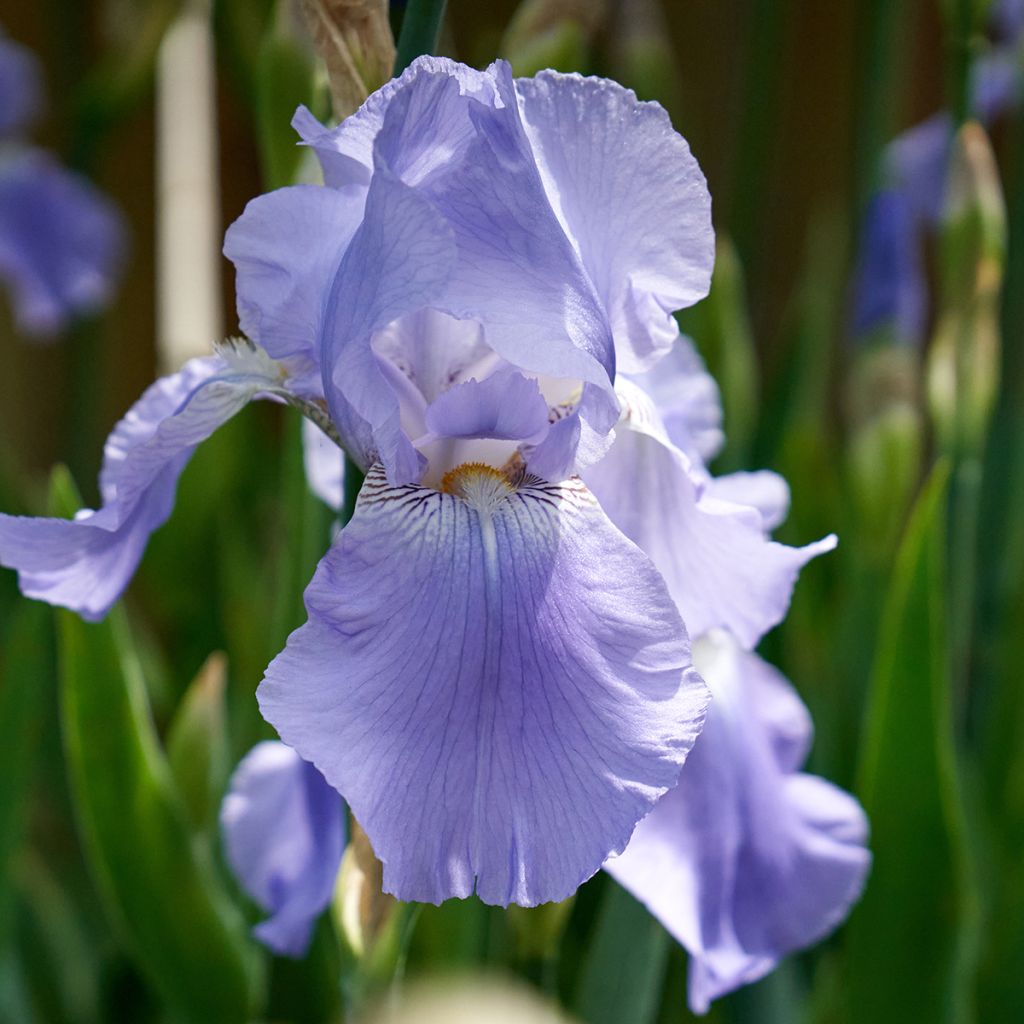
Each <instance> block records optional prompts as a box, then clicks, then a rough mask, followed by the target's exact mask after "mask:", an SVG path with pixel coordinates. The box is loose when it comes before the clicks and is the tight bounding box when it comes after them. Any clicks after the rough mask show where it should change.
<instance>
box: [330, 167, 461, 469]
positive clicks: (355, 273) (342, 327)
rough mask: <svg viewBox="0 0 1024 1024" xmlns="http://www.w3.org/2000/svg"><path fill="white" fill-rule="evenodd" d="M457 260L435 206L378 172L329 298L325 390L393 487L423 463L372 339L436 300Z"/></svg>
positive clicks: (357, 448) (360, 449)
mask: <svg viewBox="0 0 1024 1024" xmlns="http://www.w3.org/2000/svg"><path fill="white" fill-rule="evenodd" d="M454 261H455V247H454V241H453V239H452V234H451V231H450V230H449V228H448V226H447V225H446V223H445V221H444V220H443V219H442V218H441V217H440V215H439V214H438V213H437V211H436V210H435V209H434V208H433V207H432V205H431V204H430V203H429V202H428V201H427V200H425V199H423V198H422V197H421V196H419V195H417V194H416V192H415V191H414V190H413V189H411V188H409V186H408V185H404V184H403V183H402V182H400V181H398V180H397V179H396V178H394V177H393V176H391V175H390V174H388V173H387V172H386V171H385V172H380V173H378V174H377V175H376V176H375V177H374V179H373V184H372V185H371V187H370V191H369V194H368V196H367V200H366V215H365V217H364V219H363V222H362V224H361V225H360V226H359V229H358V230H357V231H356V233H355V236H354V237H353V239H352V243H351V245H350V246H349V247H348V251H347V252H346V253H345V256H344V258H343V259H342V261H341V266H340V267H339V269H338V272H337V275H336V276H335V279H334V283H333V285H332V286H331V289H330V292H329V294H328V298H327V307H326V310H325V316H324V325H323V341H322V349H321V353H322V361H323V367H322V369H323V387H324V393H325V394H326V396H327V402H328V405H329V407H330V410H331V418H332V419H333V420H334V423H335V425H336V426H337V428H338V431H339V433H340V434H341V437H342V439H343V440H344V442H345V445H346V448H347V450H348V451H349V452H350V453H351V454H352V455H353V457H354V458H355V459H356V460H357V461H358V462H360V463H361V465H362V467H363V468H364V469H368V468H369V466H370V465H371V464H372V463H373V462H374V461H376V460H379V461H380V462H381V463H382V464H383V465H384V467H385V468H386V469H387V471H388V474H389V476H390V478H391V480H392V481H393V482H394V483H410V482H412V481H416V480H419V478H420V474H421V473H422V470H423V459H422V458H421V457H420V456H419V455H418V454H417V452H416V451H415V449H414V448H413V447H412V443H411V440H410V438H409V437H408V436H407V435H406V434H405V433H404V431H403V430H402V422H401V408H400V405H399V399H398V392H397V391H396V388H395V385H394V382H393V381H392V380H391V379H389V377H388V376H386V375H385V371H384V369H382V365H381V360H380V359H379V357H378V356H377V354H376V353H375V352H374V350H373V348H372V346H371V341H372V339H373V336H374V334H375V333H376V332H378V331H380V330H382V329H383V328H385V327H386V326H388V324H390V323H392V322H393V321H395V320H398V319H399V318H400V317H402V316H404V315H406V314H408V313H413V312H415V311H416V310H419V309H421V308H422V307H423V306H425V305H428V304H429V303H430V301H431V300H432V299H434V298H436V297H437V295H438V294H439V293H440V292H441V290H442V289H443V288H444V285H445V282H446V281H447V279H448V277H449V275H450V273H451V268H452V265H453V264H454Z"/></svg>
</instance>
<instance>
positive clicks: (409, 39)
mask: <svg viewBox="0 0 1024 1024" xmlns="http://www.w3.org/2000/svg"><path fill="white" fill-rule="evenodd" d="M446 6H447V0H409V4H408V6H407V7H406V9H405V16H404V17H403V18H402V31H401V32H400V33H399V35H398V53H397V54H396V56H395V74H396V75H400V74H401V73H402V72H403V71H404V70H405V69H406V68H407V67H408V66H409V65H410V64H411V63H412V62H413V61H414V60H415V59H416V58H417V57H420V56H422V55H423V54H425V53H435V52H436V51H437V40H438V37H439V36H440V34H441V22H442V21H444V9H445V7H446Z"/></svg>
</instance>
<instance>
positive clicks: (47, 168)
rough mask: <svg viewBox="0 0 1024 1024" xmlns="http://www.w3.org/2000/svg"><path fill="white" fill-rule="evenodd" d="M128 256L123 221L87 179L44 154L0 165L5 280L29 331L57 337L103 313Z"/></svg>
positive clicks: (26, 153) (0, 268) (0, 273)
mask: <svg viewBox="0 0 1024 1024" xmlns="http://www.w3.org/2000/svg"><path fill="white" fill-rule="evenodd" d="M124 249H125V232H124V226H123V224H122V221H121V218H120V216H119V214H118V213H117V211H116V210H115V209H114V207H113V205H112V204H111V203H110V201H109V200H108V199H107V198H106V197H105V196H103V195H101V194H100V193H99V192H98V191H97V190H96V189H95V188H93V186H92V185H91V184H89V182H88V181H86V180H85V179H84V178H81V177H79V176H78V175H77V174H73V173H72V172H71V171H67V170H65V169H64V168H63V167H61V166H60V165H59V164H57V163H56V161H54V160H53V159H52V158H51V157H50V156H49V155H48V154H45V153H43V152H42V151H40V150H34V149H20V150H18V151H17V153H16V154H14V155H11V154H8V155H6V156H5V158H4V159H3V160H2V161H0V278H2V279H3V280H4V281H5V282H6V284H7V285H8V286H9V289H10V295H11V299H12V302H13V306H14V312H15V316H16V317H17V320H18V325H19V327H20V328H21V329H22V330H23V331H25V332H26V333H29V334H36V335H47V334H53V333H55V332H56V331H58V330H60V329H61V328H62V327H63V326H64V325H65V324H66V323H67V321H68V320H69V319H71V318H72V317H74V316H77V315H80V314H84V313H90V312H93V311H95V310H97V309H99V308H100V307H101V306H103V305H104V304H105V303H106V302H107V301H108V300H109V298H110V295H111V293H112V291H113V288H114V284H115V282H116V279H117V276H118V274H119V272H120V268H121V263H122V260H123V256H124Z"/></svg>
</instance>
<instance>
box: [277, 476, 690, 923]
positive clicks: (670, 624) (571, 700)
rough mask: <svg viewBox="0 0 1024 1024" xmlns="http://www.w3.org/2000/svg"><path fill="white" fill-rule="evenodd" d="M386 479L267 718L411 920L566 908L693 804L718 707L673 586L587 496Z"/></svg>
mask: <svg viewBox="0 0 1024 1024" xmlns="http://www.w3.org/2000/svg"><path fill="white" fill-rule="evenodd" d="M450 486H452V487H454V488H456V490H457V493H441V492H437V491H433V490H430V489H428V488H423V487H416V486H405V487H398V488H393V487H390V486H389V485H388V483H387V480H386V477H385V474H384V472H383V470H382V469H381V468H380V467H377V468H375V469H374V470H373V471H372V472H371V474H370V475H369V476H368V477H367V481H366V484H365V486H364V490H363V492H362V494H361V495H360V498H359V503H358V505H357V509H356V514H355V516H354V518H353V519H352V522H351V523H350V524H349V525H348V526H347V527H346V528H345V530H343V531H342V533H341V534H340V535H339V537H338V538H337V540H336V541H335V543H334V545H333V546H332V548H331V550H330V552H329V553H328V554H327V556H326V557H325V558H324V560H323V561H322V562H321V564H320V567H319V569H318V570H317V573H316V575H315V577H314V579H313V582H312V583H311V584H310V586H309V588H308V590H307V591H306V606H307V610H308V612H309V621H308V623H307V624H306V625H305V626H303V627H302V628H301V629H299V630H298V631H297V632H295V633H294V634H292V636H291V638H290V639H289V641H288V644H287V646H286V648H285V650H284V651H283V652H282V653H281V654H280V655H279V656H278V657H277V658H276V659H275V661H274V662H273V663H272V664H271V666H270V668H269V669H268V670H267V675H266V678H265V679H264V681H263V683H262V684H261V685H260V688H259V691H258V698H259V701H260V708H261V710H262V712H263V714H264V716H265V717H266V718H267V719H268V720H269V721H270V722H271V723H272V724H273V725H274V726H275V727H276V728H277V730H278V732H279V733H280V734H281V736H282V738H283V739H284V740H285V741H286V742H287V743H289V744H290V745H291V746H293V747H294V748H295V749H296V750H298V751H299V753H300V754H302V756H303V757H306V758H308V759H309V760H311V761H312V762H313V763H315V764H316V765H317V767H318V768H319V769H320V770H321V771H322V772H323V773H324V775H325V777H326V778H327V779H328V781H330V782H331V784H332V785H334V786H335V787H337V789H338V790H339V791H340V792H341V793H342V794H343V795H344V797H345V799H346V800H347V801H348V803H349V804H350V806H351V807H352V810H353V813H354V814H355V815H356V817H357V818H358V820H359V821H360V823H361V824H362V825H363V827H364V828H365V829H366V832H367V834H368V836H369V838H370V841H371V843H372V844H373V848H374V850H375V851H376V853H377V855H378V856H379V857H380V859H381V861H382V862H383V864H384V886H385V889H386V890H387V891H389V892H392V893H394V894H395V895H396V896H398V897H399V898H401V899H415V900H424V901H428V902H439V901H440V900H443V899H446V898H448V897H450V896H468V895H469V894H470V893H472V892H474V891H476V892H477V893H478V894H479V896H480V897H481V899H483V900H484V901H485V902H488V903H496V904H501V905H504V904H507V903H510V902H516V903H519V904H523V905H533V904H536V903H541V902H546V901H549V900H559V899H562V898H564V897H565V896H567V895H568V894H570V893H571V892H573V891H574V890H575V889H576V887H577V886H578V885H579V884H580V883H581V882H582V881H584V880H585V879H586V878H588V877H589V876H590V875H591V874H593V872H594V871H596V870H597V868H598V867H599V866H600V864H601V863H602V861H603V860H604V859H605V858H606V857H607V856H608V854H609V852H611V851H612V850H616V849H621V848H622V847H623V846H624V845H625V842H626V841H627V840H628V838H629V835H630V833H631V832H632V829H633V827H634V825H635V824H636V822H637V820H638V819H639V818H641V817H642V816H643V815H644V814H645V813H646V812H647V811H648V810H649V808H650V807H651V806H652V805H653V803H654V802H655V801H656V800H657V798H658V797H659V796H660V795H661V794H662V793H664V792H665V791H666V790H667V789H668V788H670V787H671V786H673V785H674V784H675V781H676V779H677V778H678V775H679V769H680V766H681V765H682V763H683V760H684V759H685V757H686V755H687V752H688V751H689V749H690V747H691V746H692V744H693V741H694V738H695V737H696V735H697V733H698V731H699V729H700V723H701V721H702V718H703V713H704V706H705V691H704V687H703V684H702V683H701V682H700V680H699V678H698V677H697V676H696V675H695V674H694V673H693V671H692V668H691V666H690V658H689V645H688V642H687V639H686V633H685V630H684V628H683V625H682V623H681V621H680V620H679V616H678V613H677V612H676V610H675V607H674V605H673V604H672V601H671V599H670V598H669V596H668V594H667V592H666V590H665V587H664V584H663V583H662V581H661V579H660V577H659V576H658V575H657V573H656V572H655V571H654V569H653V567H652V566H651V565H650V562H649V561H648V560H647V558H646V557H645V556H644V555H643V554H642V553H641V552H640V551H639V550H638V549H637V548H636V547H634V546H633V545H632V544H631V543H630V542H629V541H628V540H626V538H625V537H623V536H622V535H621V534H620V533H619V532H618V531H617V530H616V529H615V528H614V527H613V526H612V525H611V524H610V523H609V522H608V520H607V519H606V518H605V517H604V515H603V514H602V513H601V511H600V509H599V508H598V506H597V503H596V502H595V501H594V499H593V498H592V497H591V496H590V494H589V493H588V492H587V491H586V489H585V488H584V487H583V486H582V485H580V484H579V483H567V484H564V485H550V484H545V483H543V482H541V481H526V482H524V483H522V484H521V485H519V486H513V485H511V484H510V483H509V482H508V481H507V480H506V479H505V478H503V477H501V476H500V475H499V474H498V473H496V472H495V471H494V470H489V469H486V468H475V467H468V468H466V469H464V470H463V471H462V472H461V474H460V475H459V476H458V478H457V479H456V480H454V481H450Z"/></svg>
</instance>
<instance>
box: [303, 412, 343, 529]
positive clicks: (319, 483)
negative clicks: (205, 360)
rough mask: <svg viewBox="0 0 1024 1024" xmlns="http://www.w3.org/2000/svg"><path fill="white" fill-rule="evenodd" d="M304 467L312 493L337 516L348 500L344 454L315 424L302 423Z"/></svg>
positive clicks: (309, 422) (307, 421) (306, 421)
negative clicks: (346, 496) (346, 499)
mask: <svg viewBox="0 0 1024 1024" xmlns="http://www.w3.org/2000/svg"><path fill="white" fill-rule="evenodd" d="M302 463H303V467H304V468H305V470H306V481H307V482H308V483H309V489H310V490H311V491H312V492H313V493H314V494H315V495H316V496H317V497H318V498H319V499H320V500H321V501H322V502H323V503H324V504H325V505H327V506H328V507H330V508H332V509H334V511H335V512H340V511H341V506H342V504H343V503H344V500H345V453H344V452H343V451H342V450H341V449H340V448H339V447H338V446H337V445H336V444H335V443H334V442H333V441H332V440H331V439H330V438H329V437H328V436H327V435H326V434H325V433H324V432H323V431H322V430H321V429H320V428H319V427H318V426H316V425H315V424H314V423H312V422H311V421H310V420H306V419H304V420H303V421H302Z"/></svg>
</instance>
